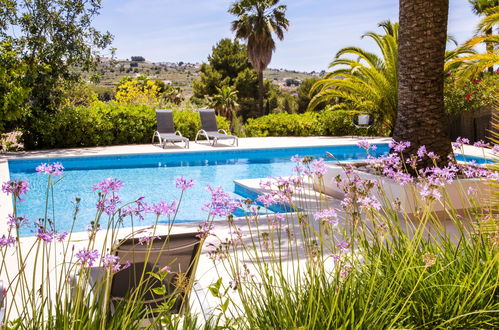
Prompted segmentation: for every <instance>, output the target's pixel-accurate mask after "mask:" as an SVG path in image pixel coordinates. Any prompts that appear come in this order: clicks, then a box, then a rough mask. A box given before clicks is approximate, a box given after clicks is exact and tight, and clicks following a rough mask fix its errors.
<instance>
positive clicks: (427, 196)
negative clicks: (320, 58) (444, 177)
mask: <svg viewBox="0 0 499 330" xmlns="http://www.w3.org/2000/svg"><path fill="white" fill-rule="evenodd" d="M420 194H421V197H423V200H425V201H428V200H438V201H439V200H440V199H441V198H442V194H441V193H440V191H438V188H437V187H433V186H430V185H424V186H423V189H421V192H420Z"/></svg>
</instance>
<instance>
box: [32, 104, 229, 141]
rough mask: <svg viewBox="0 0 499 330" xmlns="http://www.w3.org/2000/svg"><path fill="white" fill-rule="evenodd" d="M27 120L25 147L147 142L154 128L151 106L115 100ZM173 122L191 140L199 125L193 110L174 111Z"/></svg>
mask: <svg viewBox="0 0 499 330" xmlns="http://www.w3.org/2000/svg"><path fill="white" fill-rule="evenodd" d="M29 121H30V123H29V126H28V125H26V127H29V129H24V130H23V136H22V141H23V143H24V146H25V148H26V149H49V148H73V147H94V146H106V145H118V144H138V143H150V142H151V138H152V135H153V133H154V131H155V130H156V115H155V112H154V109H152V108H149V107H147V106H141V105H123V104H117V103H108V104H104V103H95V104H94V105H93V106H91V107H74V108H67V109H65V110H63V111H59V112H56V113H51V114H43V115H42V116H38V117H36V118H29ZM217 121H218V125H219V127H220V128H224V129H226V130H228V129H229V122H228V121H227V120H226V119H225V118H223V117H219V116H218V117H217ZM174 122H175V127H176V129H177V130H179V131H180V132H182V135H184V136H186V137H188V138H189V139H194V137H195V135H196V133H197V131H198V130H199V129H200V128H201V123H200V120H199V114H198V113H196V112H191V111H182V112H181V111H175V112H174Z"/></svg>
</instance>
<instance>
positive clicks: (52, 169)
mask: <svg viewBox="0 0 499 330" xmlns="http://www.w3.org/2000/svg"><path fill="white" fill-rule="evenodd" d="M63 170H64V166H62V164H61V163H58V162H57V163H54V164H47V163H42V164H40V165H38V166H37V167H36V171H37V172H38V173H44V174H47V175H53V176H61V175H62V174H63Z"/></svg>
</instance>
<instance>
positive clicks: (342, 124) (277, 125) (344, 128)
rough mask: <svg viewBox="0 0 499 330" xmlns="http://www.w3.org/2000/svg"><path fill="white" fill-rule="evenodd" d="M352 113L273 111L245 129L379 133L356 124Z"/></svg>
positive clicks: (253, 132) (292, 132) (312, 133)
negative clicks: (357, 126)
mask: <svg viewBox="0 0 499 330" xmlns="http://www.w3.org/2000/svg"><path fill="white" fill-rule="evenodd" d="M353 116H354V115H353V114H351V113H348V112H347V111H344V110H334V111H323V112H319V113H313V112H306V113H303V114H288V113H279V114H270V115H267V116H263V117H260V118H256V119H249V120H248V124H246V126H245V130H246V134H247V135H248V136H317V135H331V136H344V135H355V136H359V135H360V136H362V135H376V133H377V132H376V130H375V129H374V128H370V129H367V130H366V129H360V128H356V127H355V126H353V124H352V123H353Z"/></svg>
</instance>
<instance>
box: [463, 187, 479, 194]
mask: <svg viewBox="0 0 499 330" xmlns="http://www.w3.org/2000/svg"><path fill="white" fill-rule="evenodd" d="M477 192H478V189H476V188H475V187H468V191H467V192H466V193H467V194H468V196H471V195H474V194H476V193H477Z"/></svg>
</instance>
